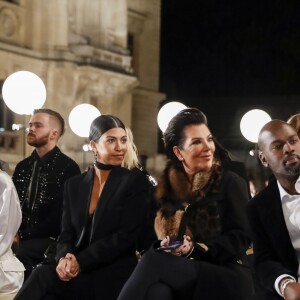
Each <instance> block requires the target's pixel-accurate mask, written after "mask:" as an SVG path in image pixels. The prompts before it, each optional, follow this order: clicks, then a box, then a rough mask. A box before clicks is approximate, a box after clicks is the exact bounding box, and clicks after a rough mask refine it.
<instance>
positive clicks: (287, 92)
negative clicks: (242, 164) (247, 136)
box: [160, 0, 300, 148]
mask: <svg viewBox="0 0 300 300" xmlns="http://www.w3.org/2000/svg"><path fill="white" fill-rule="evenodd" d="M161 22H162V24H161V25H162V30H161V74H160V75H161V76H160V90H161V92H164V93H166V95H167V96H166V98H167V100H169V101H172V100H180V101H181V102H183V103H185V104H186V105H188V106H196V107H198V108H200V109H202V110H203V111H204V112H205V113H206V114H207V116H208V120H209V125H210V128H211V129H212V131H213V133H214V134H215V135H216V136H217V137H218V138H219V140H221V141H222V142H223V143H225V144H226V145H227V146H228V147H229V148H230V147H238V145H239V144H240V139H241V138H242V137H241V134H240V131H239V122H240V119H241V117H242V116H243V114H244V113H245V112H247V111H248V110H250V109H253V108H261V109H264V110H266V111H267V112H268V113H269V114H270V115H271V117H272V118H280V119H287V118H288V117H289V116H290V115H291V114H294V113H297V112H300V2H299V1H277V0H272V1H265V0H251V1H245V0H237V1H231V0H225V1H224V0H221V1H214V0H205V1H202V0H201V1H200V0H198V1H187V0H185V1H183V0H173V1H168V0H162V20H161ZM226 145H225V146H226ZM249 147H250V146H249Z"/></svg>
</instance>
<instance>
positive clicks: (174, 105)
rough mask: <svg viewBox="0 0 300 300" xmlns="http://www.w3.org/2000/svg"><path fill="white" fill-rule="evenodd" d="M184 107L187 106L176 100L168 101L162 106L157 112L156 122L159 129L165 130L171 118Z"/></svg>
mask: <svg viewBox="0 0 300 300" xmlns="http://www.w3.org/2000/svg"><path fill="white" fill-rule="evenodd" d="M185 108H187V106H185V105H184V104H183V103H181V102H177V101H173V102H169V103H167V104H165V105H164V106H162V107H161V109H160V110H159V112H158V114H157V124H158V127H159V128H160V130H161V131H162V132H165V130H166V129H167V127H168V124H169V122H170V121H171V119H172V118H173V117H174V116H175V115H177V114H178V113H179V112H180V111H182V110H183V109H185Z"/></svg>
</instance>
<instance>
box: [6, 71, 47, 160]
mask: <svg viewBox="0 0 300 300" xmlns="http://www.w3.org/2000/svg"><path fill="white" fill-rule="evenodd" d="M2 96H3V100H4V102H5V104H6V105H7V107H8V108H9V109H10V110H12V111H13V112H14V113H16V114H19V115H23V116H24V117H23V123H25V115H31V114H32V113H33V111H34V110H35V109H38V108H41V107H42V106H43V105H44V103H45V101H46V87H45V85H44V83H43V81H42V79H41V78H40V77H38V76H37V75H36V74H34V73H32V72H29V71H18V72H15V73H13V74H11V75H9V76H8V77H7V78H6V80H5V81H4V83H3V87H2ZM13 126H14V127H13V128H12V129H13V130H23V157H24V158H25V156H26V141H25V140H26V125H25V124H14V125H13Z"/></svg>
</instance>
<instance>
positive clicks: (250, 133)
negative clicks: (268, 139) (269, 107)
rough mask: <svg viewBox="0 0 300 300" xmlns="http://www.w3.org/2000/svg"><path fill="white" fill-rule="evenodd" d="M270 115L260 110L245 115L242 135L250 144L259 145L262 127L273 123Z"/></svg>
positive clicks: (241, 125) (253, 110)
mask: <svg viewBox="0 0 300 300" xmlns="http://www.w3.org/2000/svg"><path fill="white" fill-rule="evenodd" d="M271 120H272V119H271V117H270V116H269V114H268V113H266V112H265V111H263V110H260V109H252V110H250V111H248V112H247V113H245V114H244V116H243V117H242V119H241V122H240V129H241V132H242V135H243V136H244V137H245V138H246V139H247V140H248V141H250V142H252V143H257V141H258V135H259V132H260V130H261V129H262V127H263V126H264V125H265V124H266V123H268V122H269V121H271Z"/></svg>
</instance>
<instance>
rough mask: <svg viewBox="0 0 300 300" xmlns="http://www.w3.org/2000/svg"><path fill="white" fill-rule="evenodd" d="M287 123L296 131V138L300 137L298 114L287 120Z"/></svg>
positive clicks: (299, 116) (299, 117) (299, 118)
mask: <svg viewBox="0 0 300 300" xmlns="http://www.w3.org/2000/svg"><path fill="white" fill-rule="evenodd" d="M287 123H289V124H290V125H291V126H293V127H294V128H295V129H296V131H297V134H298V136H299V137H300V113H299V114H296V115H293V116H291V117H290V118H289V119H288V120H287Z"/></svg>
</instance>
